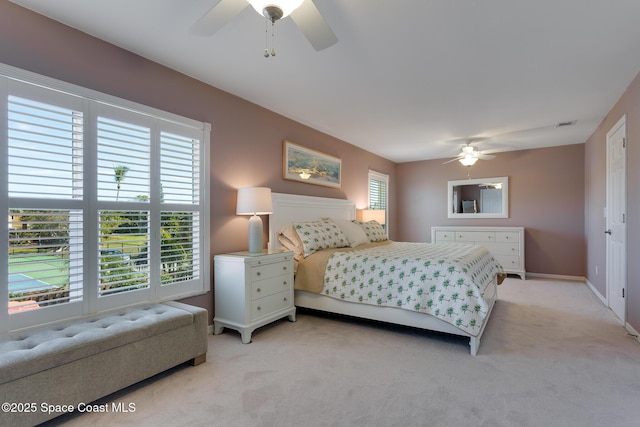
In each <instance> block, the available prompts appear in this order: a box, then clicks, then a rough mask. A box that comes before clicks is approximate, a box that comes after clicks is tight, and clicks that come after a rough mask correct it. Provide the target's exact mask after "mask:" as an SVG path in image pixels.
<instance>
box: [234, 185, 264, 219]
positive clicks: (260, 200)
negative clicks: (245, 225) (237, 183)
mask: <svg viewBox="0 0 640 427" xmlns="http://www.w3.org/2000/svg"><path fill="white" fill-rule="evenodd" d="M272 212H273V203H272V202H271V189H270V188H267V187H246V188H239V189H238V204H237V206H236V214H237V215H266V214H270V213H272Z"/></svg>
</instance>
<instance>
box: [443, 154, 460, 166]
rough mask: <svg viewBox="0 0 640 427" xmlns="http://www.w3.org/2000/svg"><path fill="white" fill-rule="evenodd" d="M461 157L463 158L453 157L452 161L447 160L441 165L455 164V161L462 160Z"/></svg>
mask: <svg viewBox="0 0 640 427" xmlns="http://www.w3.org/2000/svg"><path fill="white" fill-rule="evenodd" d="M463 157H464V156H458V157H454V158H453V159H451V160H447V161H446V162H444V163H443V165H446V164H447V163H452V162H456V161H458V160H460V159H462V158H463Z"/></svg>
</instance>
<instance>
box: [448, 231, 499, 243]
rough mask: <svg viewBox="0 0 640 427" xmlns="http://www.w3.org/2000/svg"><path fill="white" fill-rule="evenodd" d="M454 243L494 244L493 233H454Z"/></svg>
mask: <svg viewBox="0 0 640 427" xmlns="http://www.w3.org/2000/svg"><path fill="white" fill-rule="evenodd" d="M455 235H456V242H495V240H496V233H494V232H493V231H456V232H455Z"/></svg>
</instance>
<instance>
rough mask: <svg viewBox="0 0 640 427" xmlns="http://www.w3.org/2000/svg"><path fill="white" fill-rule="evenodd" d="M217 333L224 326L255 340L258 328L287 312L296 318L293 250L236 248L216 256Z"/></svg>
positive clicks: (290, 317) (215, 329) (246, 341)
mask: <svg viewBox="0 0 640 427" xmlns="http://www.w3.org/2000/svg"><path fill="white" fill-rule="evenodd" d="M214 290H215V317H214V319H213V333H214V334H215V335H219V334H221V333H222V331H223V330H224V328H230V329H235V330H236V331H238V332H240V335H241V337H242V343H243V344H248V343H250V342H251V334H252V333H253V331H254V330H256V329H258V328H259V327H261V326H264V325H266V324H268V323H271V322H273V321H275V320H278V319H281V318H283V317H285V316H288V317H289V320H290V321H291V322H295V321H296V307H295V305H293V253H292V252H282V251H278V252H275V251H264V252H262V253H258V254H252V253H249V252H236V253H230V254H224V255H216V256H215V257H214Z"/></svg>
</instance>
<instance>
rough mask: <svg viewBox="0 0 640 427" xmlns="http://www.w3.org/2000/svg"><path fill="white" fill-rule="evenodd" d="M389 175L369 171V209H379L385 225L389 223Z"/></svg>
mask: <svg viewBox="0 0 640 427" xmlns="http://www.w3.org/2000/svg"><path fill="white" fill-rule="evenodd" d="M388 200H389V175H386V174H383V173H380V172H375V171H372V170H370V171H369V209H380V210H383V211H385V218H387V220H386V223H385V224H384V225H383V227H384V228H385V229H386V224H387V223H388V222H389V220H388V218H389V204H388Z"/></svg>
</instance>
